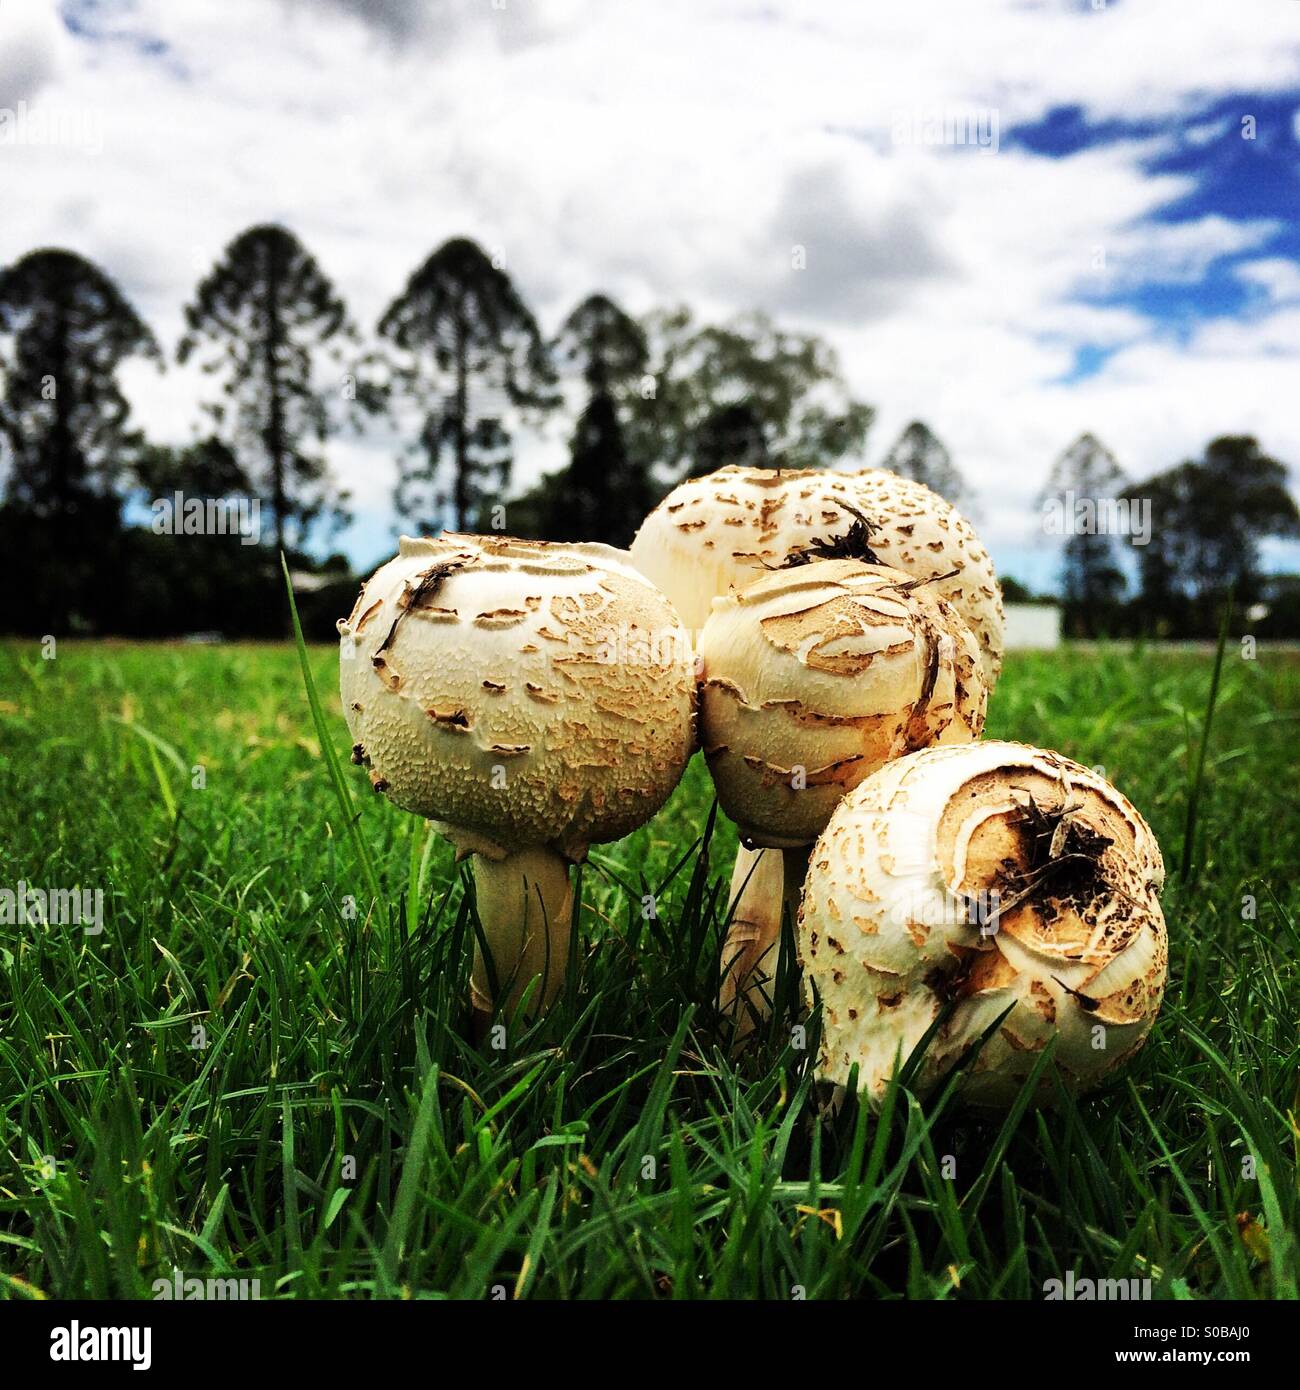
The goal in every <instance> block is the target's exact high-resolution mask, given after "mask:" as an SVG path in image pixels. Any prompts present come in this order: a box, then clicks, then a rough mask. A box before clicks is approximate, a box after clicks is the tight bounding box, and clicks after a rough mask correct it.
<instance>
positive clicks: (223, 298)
mask: <svg viewBox="0 0 1300 1390" xmlns="http://www.w3.org/2000/svg"><path fill="white" fill-rule="evenodd" d="M184 324H185V326H184V332H183V334H182V336H181V339H180V341H179V342H178V343H177V344H175V345H174V346H173V347H171V349H170V350H168V349H166V348H165V347H164V346H163V345H160V344H159V343H158V342H157V341H156V339H155V337H154V335H153V333H152V332H151V331H150V329H149V328H148V326H147V325H146V324H145V323H144V321H143V320H142V319H141V317H140V316H139V315H138V314H137V312H136V311H135V309H134V308H133V307H132V306H131V304H130V303H129V302H128V301H127V299H126V297H125V296H124V295H123V294H122V292H121V291H120V290H119V289H118V287H117V286H116V285H114V283H113V282H112V280H111V279H110V277H109V276H108V275H106V274H105V272H104V271H103V270H102V269H100V268H99V267H97V266H95V265H93V264H91V263H90V262H88V261H86V260H85V259H83V258H82V257H80V256H78V255H75V254H74V253H72V252H69V251H65V250H58V249H46V250H39V251H34V252H32V253H30V254H29V255H27V256H24V257H23V258H22V259H21V260H19V261H18V262H16V263H15V264H13V265H11V266H8V267H4V268H0V388H2V389H0V471H2V472H3V476H4V478H5V480H6V481H5V486H4V491H3V498H2V500H0V559H2V561H3V565H4V569H5V573H6V577H7V578H8V579H9V581H10V583H9V592H10V593H11V594H15V593H17V594H20V595H21V601H20V602H19V603H17V604H11V605H10V608H9V611H8V613H7V614H6V616H5V618H4V619H3V620H2V621H0V630H8V631H16V632H20V633H35V634H44V633H68V632H72V633H77V632H82V633H87V634H96V633H104V634H121V635H126V636H131V635H157V636H166V635H177V634H183V633H194V632H204V631H213V632H220V633H222V634H224V635H226V636H231V637H234V636H252V637H257V636H280V635H283V633H284V631H285V602H284V597H283V592H282V580H281V577H280V571H279V558H278V557H279V554H280V552H284V554H285V555H286V556H287V558H288V560H289V563H290V565H291V567H292V568H293V570H294V571H295V582H296V584H297V586H298V587H299V588H300V590H301V591H302V597H301V603H300V606H301V607H302V609H303V611H304V617H305V621H306V623H307V625H308V627H309V629H310V631H311V632H312V634H313V635H316V636H329V635H331V633H332V620H333V618H334V617H335V616H337V614H338V613H340V612H343V611H345V610H346V608H347V606H348V604H349V603H350V601H351V598H352V585H353V582H354V581H353V578H352V576H351V575H350V574H349V572H348V571H349V566H348V563H347V561H346V559H344V557H342V556H340V555H335V556H333V557H332V558H331V559H329V560H327V561H325V562H323V563H321V562H317V561H314V560H313V559H312V558H311V555H310V554H309V543H310V549H311V551H312V552H315V553H319V552H321V551H322V550H326V549H328V547H329V542H330V538H331V536H332V534H333V531H334V529H335V528H337V526H338V525H340V524H341V523H343V522H345V521H346V520H347V518H348V515H349V513H348V503H349V499H348V497H347V495H346V493H345V492H343V491H342V490H341V489H340V488H339V487H338V485H337V483H336V481H335V479H334V478H333V477H332V475H331V472H330V470H329V468H328V465H327V462H326V446H327V444H328V443H329V441H330V440H331V439H333V438H335V437H338V436H346V435H347V434H349V433H355V432H359V431H361V430H363V429H371V430H374V429H378V428H384V429H387V430H388V431H390V432H391V435H392V437H393V438H394V439H395V440H397V441H398V443H397V446H396V452H397V455H398V457H397V482H396V487H395V492H394V505H395V508H396V510H397V512H398V515H399V516H400V517H401V518H402V520H403V522H404V524H405V525H406V526H407V528H408V529H411V530H416V531H426V532H431V531H436V530H438V529H441V528H444V527H447V528H452V529H468V530H479V531H500V532H508V533H510V534H513V535H520V536H531V537H536V538H542V539H567V540H601V541H606V542H608V543H610V544H613V545H626V544H627V543H628V542H629V541H630V539H631V537H632V534H633V532H634V531H635V529H636V527H637V525H638V524H639V522H640V520H641V518H642V517H644V515H645V514H646V512H647V511H648V510H649V509H650V508H651V507H652V506H653V505H654V503H655V502H656V501H657V500H658V498H659V497H660V496H662V495H663V493H664V492H665V491H666V490H667V489H668V488H670V487H671V486H673V485H674V484H675V483H676V482H678V481H680V480H681V479H682V478H684V477H688V476H691V475H694V474H701V473H707V472H711V471H712V470H713V469H715V468H718V467H721V466H722V465H724V464H726V463H743V464H748V465H752V466H760V467H787V468H806V467H823V466H827V465H834V464H836V463H837V462H850V461H852V460H853V459H855V458H856V457H860V455H861V453H862V450H863V447H864V443H865V440H866V436H867V432H868V429H869V427H870V425H871V422H872V418H873V411H872V408H871V407H870V406H868V405H866V404H865V403H863V402H862V401H859V400H857V399H855V398H854V397H853V396H852V394H851V393H850V391H849V390H848V387H847V385H846V383H845V380H844V378H843V375H842V373H841V371H840V368H839V364H838V362H837V359H836V356H835V354H834V352H833V351H832V350H831V349H830V347H829V346H828V345H827V344H825V343H824V342H822V341H821V340H819V339H818V338H816V337H813V336H811V335H807V334H800V333H792V332H788V331H786V330H784V329H782V328H780V327H779V326H777V325H776V324H774V323H773V322H772V321H771V320H769V319H768V318H766V317H765V316H763V315H761V314H750V315H745V316H742V317H740V318H738V319H736V320H734V321H732V322H729V323H727V324H724V325H712V324H701V323H699V322H697V321H696V320H695V319H694V318H693V316H692V315H691V313H690V311H689V310H687V309H685V308H676V309H672V310H666V311H658V312H655V313H652V314H649V315H647V316H646V317H645V318H643V319H639V320H638V319H636V318H633V317H632V316H630V315H629V314H628V313H626V312H625V311H624V310H623V309H622V308H621V307H620V306H619V305H618V304H616V303H614V302H613V301H612V300H611V299H609V298H608V297H606V296H605V295H601V294H593V295H591V296H589V297H588V298H587V299H585V300H583V301H582V302H581V303H580V304H578V305H576V306H575V307H574V308H573V310H572V311H571V312H570V313H569V315H568V316H567V317H566V318H565V320H564V321H563V323H562V324H561V325H560V326H559V328H558V330H557V331H556V332H555V334H554V336H553V337H548V336H547V335H546V334H545V333H544V332H543V329H542V327H541V325H539V323H538V321H537V319H536V318H535V316H534V315H533V313H532V311H531V310H530V308H529V307H528V305H527V303H526V302H525V300H524V298H523V297H522V295H521V293H520V291H519V290H518V288H517V287H516V286H515V284H514V283H513V281H512V280H511V278H510V276H509V274H508V273H507V271H506V270H505V269H504V268H503V267H502V266H501V265H500V264H499V263H497V262H496V261H494V260H493V259H492V258H491V257H489V256H488V255H487V254H486V253H485V252H484V251H483V250H482V249H481V248H480V247H479V246H478V245H476V244H475V243H474V242H472V241H470V240H467V239H464V238H454V239H452V240H450V241H447V242H445V243H444V244H443V245H442V246H440V247H438V249H437V250H435V251H434V252H433V253H432V255H430V256H429V257H428V258H427V259H426V260H425V261H424V262H423V264H421V265H420V266H418V267H417V268H416V269H415V271H414V272H413V273H412V274H411V275H410V277H409V279H408V280H407V282H406V284H405V286H404V287H402V289H401V290H400V292H399V293H398V294H397V295H396V296H395V297H394V299H393V300H392V302H391V303H390V304H389V305H388V307H387V308H386V309H385V310H384V312H383V314H382V315H381V316H380V319H379V322H378V323H377V324H376V325H375V332H374V334H373V335H372V336H371V337H370V338H369V339H366V338H363V336H362V334H361V332H360V331H359V330H358V328H357V326H356V324H355V323H354V322H353V321H352V319H351V317H350V315H349V313H348V309H347V307H346V304H345V303H344V300H343V298H342V297H341V295H340V294H339V292H338V291H337V289H336V288H335V286H334V285H333V284H332V283H331V282H330V280H329V278H328V276H327V275H326V274H325V272H324V270H323V269H322V268H321V266H320V264H319V263H318V262H317V261H316V260H315V258H314V257H313V256H312V255H311V253H310V252H309V251H308V250H307V249H306V248H305V247H304V246H303V245H302V243H301V242H300V241H299V240H298V238H297V237H296V236H294V234H293V233H292V232H290V231H288V230H286V229H285V228H283V227H279V226H259V227H253V228H251V229H249V230H248V231H246V232H244V233H242V234H241V235H239V236H238V237H236V238H235V239H234V240H233V241H232V242H231V243H230V245H229V246H228V247H226V249H225V250H224V251H223V253H222V254H221V256H220V258H219V260H218V261H217V263H216V265H214V266H213V267H212V269H211V270H210V271H209V272H208V273H207V274H206V275H205V276H204V277H203V278H202V280H201V281H200V282H199V284H198V285H197V286H196V287H195V289H194V291H193V293H192V296H191V299H190V301H189V303H188V304H187V305H186V306H185V314H184ZM169 358H174V360H175V361H176V362H177V363H180V364H185V363H190V362H193V363H194V364H196V365H197V366H198V367H199V368H200V369H201V372H202V375H203V377H204V379H205V380H206V381H208V382H209V383H210V387H209V388H208V389H207V390H206V391H205V393H204V396H203V399H202V400H200V401H199V402H198V403H197V405H196V410H197V414H196V422H195V427H194V429H193V436H192V440H191V442H190V443H188V444H185V445H169V444H160V443H157V442H153V441H150V440H148V439H146V438H145V437H144V434H143V432H142V431H141V430H140V429H139V428H138V427H136V425H135V424H134V423H133V421H132V419H131V412H130V408H129V405H128V401H127V397H126V394H125V392H124V389H123V386H122V382H121V378H122V374H123V371H124V370H126V369H132V370H134V369H136V366H137V364H138V365H139V366H142V367H143V368H144V369H145V370H147V371H162V370H165V369H166V366H167V363H168V360H169ZM561 408H564V409H565V410H566V416H567V417H572V418H573V419H574V421H575V423H574V424H573V427H572V432H571V435H570V438H569V447H568V462H567V465H566V466H565V467H563V468H561V469H560V470H558V471H556V472H554V473H549V474H546V475H544V476H543V477H542V478H541V480H540V481H539V482H537V483H536V484H535V485H533V486H532V487H531V488H529V489H528V490H526V491H524V492H522V493H520V492H519V491H518V490H517V489H515V488H514V487H513V476H512V475H513V469H514V446H515V441H516V438H517V437H518V436H519V433H520V431H521V430H535V429H537V428H539V427H541V426H542V425H543V423H544V421H545V420H546V419H547V417H548V416H550V415H551V414H552V412H555V411H557V410H559V409H561ZM885 466H886V467H889V468H892V469H894V470H895V471H897V472H899V473H903V474H906V475H907V476H909V477H913V478H916V479H918V480H919V481H921V482H924V483H926V484H927V485H929V486H930V487H932V488H934V489H935V490H936V491H937V492H939V493H941V494H942V495H943V496H945V497H947V498H949V499H950V500H952V501H953V502H955V503H956V504H957V505H958V506H961V507H963V508H965V509H968V510H969V509H971V508H972V504H973V498H972V496H971V494H970V490H969V489H968V487H967V485H966V483H965V481H964V479H963V478H962V475H961V473H960V471H959V469H958V468H957V466H956V464H955V463H954V462H953V460H952V458H951V456H950V454H949V452H948V450H947V449H946V448H945V447H944V445H943V444H942V442H941V441H940V440H939V439H937V438H936V437H935V435H934V434H933V432H932V431H931V430H930V429H929V428H928V427H927V426H926V425H925V424H924V423H922V422H920V421H914V422H912V423H911V424H910V425H909V426H908V427H907V429H906V430H904V432H903V434H902V435H901V437H900V438H899V440H898V441H897V442H896V443H895V445H894V446H893V448H892V449H891V450H890V451H889V453H888V455H887V457H886V460H885ZM1042 500H1043V506H1044V530H1045V531H1046V532H1048V533H1053V532H1056V533H1058V534H1060V535H1062V536H1063V537H1064V542H1063V555H1064V569H1063V573H1062V593H1063V596H1064V602H1065V606H1066V621H1067V626H1068V629H1069V630H1070V631H1072V632H1076V633H1080V634H1084V635H1101V634H1103V633H1114V634H1122V633H1136V632H1152V633H1160V634H1168V635H1179V636H1181V635H1199V634H1202V633H1204V632H1207V631H1209V630H1210V629H1211V628H1212V627H1213V625H1214V621H1215V617H1214V614H1215V611H1216V608H1217V605H1218V603H1219V601H1220V599H1221V596H1222V594H1223V592H1224V591H1225V590H1226V588H1227V587H1228V586H1229V585H1232V586H1234V587H1235V592H1236V594H1237V596H1238V598H1239V600H1240V609H1241V611H1242V612H1245V611H1246V610H1247V609H1250V610H1252V611H1255V612H1256V613H1257V615H1258V612H1259V611H1262V606H1266V607H1267V608H1268V618H1267V619H1263V620H1261V621H1264V622H1265V623H1266V624H1271V625H1272V627H1273V628H1275V629H1277V633H1278V635H1283V630H1285V633H1286V634H1287V635H1290V634H1291V633H1294V632H1300V594H1297V592H1296V586H1295V585H1294V584H1291V585H1289V586H1288V584H1287V583H1286V582H1284V581H1279V580H1277V579H1267V578H1265V577H1263V576H1262V575H1261V573H1260V565H1259V542H1260V540H1261V539H1262V538H1264V537H1266V536H1271V535H1278V536H1288V535H1294V534H1296V533H1297V529H1298V528H1297V514H1296V508H1295V504H1294V502H1293V500H1292V499H1291V497H1290V494H1289V493H1288V491H1287V486H1286V473H1285V469H1284V467H1283V466H1282V465H1281V464H1280V463H1278V462H1277V461H1276V460H1273V459H1269V458H1267V457H1265V456H1264V455H1263V454H1261V452H1260V450H1259V449H1258V446H1257V445H1256V443H1255V441H1254V440H1253V439H1249V438H1229V439H1221V440H1216V441H1214V442H1213V443H1212V444H1211V445H1210V446H1209V447H1208V448H1207V450H1206V452H1205V456H1204V458H1203V459H1201V460H1198V461H1189V462H1185V463H1182V464H1179V465H1178V466H1177V467H1175V468H1172V469H1170V470H1169V471H1168V472H1165V473H1162V474H1160V475H1159V476H1157V477H1156V478H1153V479H1150V480H1148V481H1147V482H1145V483H1140V484H1132V483H1130V481H1129V480H1128V479H1127V478H1125V477H1124V475H1123V473H1122V472H1121V470H1120V469H1119V466H1118V464H1117V463H1116V462H1115V460H1114V459H1113V458H1112V457H1111V456H1110V454H1109V453H1108V451H1106V450H1105V449H1104V447H1103V446H1101V445H1100V444H1099V443H1098V442H1097V441H1096V440H1094V439H1093V438H1092V437H1091V436H1084V437H1083V438H1082V439H1081V440H1079V441H1078V442H1077V443H1076V444H1075V445H1073V446H1071V448H1070V449H1069V450H1067V451H1066V453H1065V454H1063V455H1062V456H1061V458H1060V459H1059V460H1058V461H1057V463H1056V466H1055V468H1054V469H1053V472H1052V475H1051V478H1050V480H1049V483H1048V486H1047V489H1046V491H1045V493H1044V497H1043V499H1042ZM214 503H215V504H218V505H216V506H214V505H212V504H214ZM222 503H225V504H228V505H226V506H224V507H223V506H222V505H220V504H222ZM1148 513H1149V516H1147V519H1148V520H1149V523H1150V525H1149V528H1148V529H1147V530H1144V529H1143V517H1144V516H1146V515H1147V514H1148ZM236 529H239V530H242V531H243V532H244V534H230V532H231V531H234V530H236ZM1125 549H1127V551H1128V555H1127V558H1126V556H1125V554H1124V551H1125ZM376 558H378V557H376ZM1009 590H1010V591H1011V593H1012V595H1013V596H1014V595H1015V594H1016V591H1017V586H1015V585H1009Z"/></svg>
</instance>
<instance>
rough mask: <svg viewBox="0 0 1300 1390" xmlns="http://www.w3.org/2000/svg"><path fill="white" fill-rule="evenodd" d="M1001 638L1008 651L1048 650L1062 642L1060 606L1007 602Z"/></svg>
mask: <svg viewBox="0 0 1300 1390" xmlns="http://www.w3.org/2000/svg"><path fill="white" fill-rule="evenodd" d="M1006 618H1007V620H1006V627H1005V628H1004V629H1003V637H1002V642H1003V646H1005V647H1006V649H1007V650H1008V651H1048V650H1050V649H1051V648H1053V647H1059V646H1060V645H1061V609H1060V605H1059V604H1055V603H1008V604H1007V606H1006Z"/></svg>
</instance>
